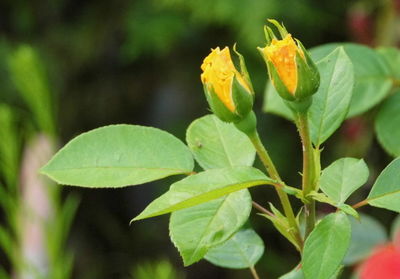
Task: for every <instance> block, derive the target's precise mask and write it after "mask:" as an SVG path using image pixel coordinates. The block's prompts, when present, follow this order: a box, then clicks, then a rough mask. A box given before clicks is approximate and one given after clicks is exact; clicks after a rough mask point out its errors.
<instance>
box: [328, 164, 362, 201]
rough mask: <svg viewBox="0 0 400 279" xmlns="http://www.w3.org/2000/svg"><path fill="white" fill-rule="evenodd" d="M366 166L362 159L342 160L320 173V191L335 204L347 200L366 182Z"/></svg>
mask: <svg viewBox="0 0 400 279" xmlns="http://www.w3.org/2000/svg"><path fill="white" fill-rule="evenodd" d="M368 175H369V170H368V166H367V165H366V164H365V162H364V160H362V159H355V158H342V159H339V160H336V161H335V162H333V163H332V164H331V165H329V166H328V167H327V168H325V169H324V170H323V171H322V174H321V178H320V187H321V190H322V191H323V192H324V193H325V194H326V195H327V196H328V197H329V198H331V199H332V200H333V201H334V202H335V203H336V204H343V203H344V202H345V201H346V200H347V198H348V197H349V196H350V195H351V194H352V193H353V192H354V191H356V190H357V189H358V188H360V187H361V186H362V185H363V184H364V183H365V182H367V180H368Z"/></svg>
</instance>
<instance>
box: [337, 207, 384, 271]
mask: <svg viewBox="0 0 400 279" xmlns="http://www.w3.org/2000/svg"><path fill="white" fill-rule="evenodd" d="M350 223H351V241H350V247H349V250H348V251H347V254H346V257H345V258H344V260H343V264H345V265H353V264H356V263H357V262H359V261H361V260H363V259H364V258H366V257H367V256H368V255H369V254H370V253H371V251H372V250H373V249H374V248H375V247H376V246H377V245H379V244H382V243H384V242H386V241H387V236H386V231H385V228H384V227H383V226H382V225H381V224H380V223H379V222H378V221H377V220H375V219H374V218H372V217H370V216H368V215H365V214H362V215H361V216H360V219H359V220H356V219H354V218H350Z"/></svg>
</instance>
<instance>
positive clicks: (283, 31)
mask: <svg viewBox="0 0 400 279" xmlns="http://www.w3.org/2000/svg"><path fill="white" fill-rule="evenodd" d="M268 21H269V22H270V23H272V24H273V25H275V27H276V28H277V29H278V31H279V34H280V35H281V37H282V39H284V38H285V37H286V35H287V34H288V31H287V30H286V28H285V26H283V24H280V23H279V22H278V21H276V20H275V19H268Z"/></svg>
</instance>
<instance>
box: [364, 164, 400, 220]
mask: <svg viewBox="0 0 400 279" xmlns="http://www.w3.org/2000/svg"><path fill="white" fill-rule="evenodd" d="M367 200H368V203H369V204H370V205H372V206H376V207H381V208H386V209H389V210H393V211H396V212H400V202H399V200H400V158H397V159H395V160H393V161H392V162H391V163H390V164H389V165H388V166H387V167H386V168H385V169H384V170H383V171H382V172H381V174H380V175H379V176H378V178H377V179H376V181H375V184H374V185H373V186H372V189H371V192H370V193H369V195H368V198H367Z"/></svg>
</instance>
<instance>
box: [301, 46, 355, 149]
mask: <svg viewBox="0 0 400 279" xmlns="http://www.w3.org/2000/svg"><path fill="white" fill-rule="evenodd" d="M318 69H319V71H320V73H321V74H320V75H321V85H320V87H319V89H318V92H317V93H316V94H315V95H314V96H313V103H312V105H311V108H310V117H309V122H310V131H311V139H312V142H313V143H314V144H315V145H317V146H318V145H320V144H321V143H323V142H324V141H325V140H326V139H327V138H329V136H331V135H332V133H333V132H334V131H336V129H337V128H339V126H340V124H342V121H343V120H344V118H345V117H346V115H347V112H348V109H349V105H350V100H351V95H352V90H353V84H354V77H353V76H354V71H353V65H352V64H351V61H350V60H349V57H348V56H347V55H346V53H345V51H344V50H343V48H337V49H336V50H334V51H333V52H331V53H330V54H329V55H327V56H326V57H325V58H323V59H321V60H319V62H318Z"/></svg>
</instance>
